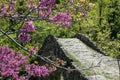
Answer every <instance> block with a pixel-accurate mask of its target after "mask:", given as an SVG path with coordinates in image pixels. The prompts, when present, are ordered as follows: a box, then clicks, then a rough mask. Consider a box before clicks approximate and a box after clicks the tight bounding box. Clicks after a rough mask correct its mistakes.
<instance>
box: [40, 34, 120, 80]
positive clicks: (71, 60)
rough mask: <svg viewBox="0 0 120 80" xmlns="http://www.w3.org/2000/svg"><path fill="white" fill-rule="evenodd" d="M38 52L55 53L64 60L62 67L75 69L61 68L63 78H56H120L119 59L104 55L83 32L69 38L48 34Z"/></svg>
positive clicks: (107, 79) (46, 54)
mask: <svg viewBox="0 0 120 80" xmlns="http://www.w3.org/2000/svg"><path fill="white" fill-rule="evenodd" d="M38 53H39V55H43V56H49V55H55V56H56V57H58V58H60V59H62V60H64V61H66V64H65V66H64V67H66V68H68V67H70V68H72V69H75V70H73V71H71V72H69V73H68V71H66V70H63V71H62V72H61V75H63V78H62V79H56V80H120V79H119V66H118V63H119V61H117V60H116V59H114V58H111V57H109V56H107V55H105V53H104V52H103V51H102V50H100V49H99V48H98V47H97V46H96V45H95V44H94V43H93V42H92V41H91V40H89V39H88V38H87V37H86V36H84V35H83V34H77V35H75V36H73V37H71V38H56V37H55V36H52V35H49V36H48V37H47V38H46V39H45V41H44V44H43V46H42V48H41V49H40V50H39V52H38ZM48 80H49V79H48Z"/></svg>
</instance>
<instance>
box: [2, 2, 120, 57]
mask: <svg viewBox="0 0 120 80" xmlns="http://www.w3.org/2000/svg"><path fill="white" fill-rule="evenodd" d="M6 1H7V0H6ZM6 1H0V2H1V3H0V5H2V3H7V2H6ZM30 1H32V0H30ZM33 1H34V0H33ZM38 1H39V0H36V2H35V3H38ZM71 1H72V0H71ZM73 1H74V2H73V3H72V2H71V4H73V5H71V4H66V3H67V1H64V0H56V5H55V6H54V8H55V9H54V10H53V13H52V14H53V16H54V15H55V14H56V13H58V12H69V13H70V14H72V22H71V23H70V25H69V24H62V25H59V24H55V23H51V22H49V21H47V20H44V19H43V20H41V19H38V18H36V19H34V20H33V21H34V25H35V27H36V30H35V31H32V32H28V33H29V34H30V36H31V40H30V42H29V43H27V44H24V43H21V42H20V41H19V39H18V35H19V34H20V31H19V29H20V28H21V26H22V25H23V24H24V23H23V22H21V21H17V20H12V19H10V18H2V17H1V18H0V29H2V30H4V31H5V32H6V33H8V34H9V35H10V36H12V38H13V39H14V40H16V41H17V42H19V43H20V44H21V45H22V46H23V47H26V48H28V49H31V47H37V48H40V47H41V46H42V43H43V41H44V39H45V38H46V37H47V36H48V35H49V34H52V35H55V36H57V37H66V38H67V37H71V36H73V35H75V34H77V33H83V34H85V35H87V36H88V37H89V38H90V39H91V40H92V41H94V42H95V44H97V45H98V47H100V48H101V49H102V50H103V51H105V52H106V54H108V55H110V56H111V57H115V58H116V57H117V56H118V55H120V52H119V50H120V41H119V39H120V32H119V31H120V1H119V0H73ZM16 4H17V6H16V8H15V9H16V11H17V12H18V13H19V14H23V13H27V12H29V11H28V10H27V8H26V5H27V3H26V2H25V1H24V0H18V2H17V3H16ZM7 5H8V4H7ZM1 8H2V7H0V9H1ZM0 13H1V12H0ZM11 13H12V12H11ZM34 14H36V12H35V11H34V10H33V12H32V13H30V15H31V16H32V15H34ZM0 16H1V15H0ZM37 17H38V16H37ZM34 18H35V17H34ZM26 19H29V17H26ZM30 20H32V18H31V19H30ZM66 25H67V27H65V26H66ZM4 45H8V46H9V47H10V48H12V49H14V50H15V51H19V50H20V48H19V46H18V45H17V44H14V42H13V41H11V40H10V39H8V37H6V36H5V35H4V34H2V33H1V32H0V46H4ZM21 52H22V53H25V54H26V52H25V51H24V50H21Z"/></svg>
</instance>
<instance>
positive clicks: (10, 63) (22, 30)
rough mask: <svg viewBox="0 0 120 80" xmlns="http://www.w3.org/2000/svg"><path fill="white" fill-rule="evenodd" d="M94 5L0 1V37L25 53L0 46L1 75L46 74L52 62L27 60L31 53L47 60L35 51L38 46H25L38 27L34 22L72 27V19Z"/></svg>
mask: <svg viewBox="0 0 120 80" xmlns="http://www.w3.org/2000/svg"><path fill="white" fill-rule="evenodd" d="M58 3H59V4H58ZM93 6H94V5H93V4H92V3H91V4H89V0H80V1H79V0H78V1H76V2H75V1H73V0H67V1H65V2H64V1H63V2H62V1H60V0H17V1H15V0H5V1H2V2H1V3H0V18H1V20H0V21H1V24H3V25H2V26H3V27H2V26H0V32H1V33H2V36H7V37H8V38H9V39H10V40H11V41H12V42H13V43H14V44H15V45H17V46H19V47H20V48H21V49H22V50H24V51H26V52H25V55H24V54H23V53H24V52H23V53H22V52H21V51H20V50H16V51H15V50H13V49H11V48H9V47H8V46H1V47H0V76H1V78H2V79H8V78H11V79H15V80H26V79H30V78H31V77H38V76H39V77H46V76H48V75H49V74H50V73H52V72H54V71H55V70H56V67H58V66H56V65H55V64H52V63H51V64H52V66H51V65H49V66H45V65H39V64H35V63H31V62H30V61H31V60H32V59H31V56H36V57H39V58H41V59H42V60H44V61H45V62H47V63H49V61H47V60H48V58H46V57H43V56H40V55H37V54H36V53H37V51H38V48H37V47H35V46H33V47H31V48H29V49H27V46H28V45H27V44H28V43H29V42H30V41H31V36H30V34H31V33H34V32H35V31H36V30H37V28H36V27H35V25H34V21H35V20H43V21H46V22H51V23H54V24H57V25H59V26H66V27H68V28H69V27H71V26H72V21H73V22H75V21H78V18H81V19H83V18H86V17H87V16H88V12H89V11H90V10H91V7H93ZM57 9H58V10H57ZM62 9H63V10H62ZM71 10H72V12H71ZM75 15H77V17H76V16H75ZM76 18H77V19H76ZM6 23H7V25H6ZM8 24H9V25H8ZM10 31H11V32H10ZM9 34H15V35H16V37H17V38H13V36H10V35H9ZM8 45H9V44H8ZM20 48H19V49H20ZM17 49H18V48H17Z"/></svg>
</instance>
